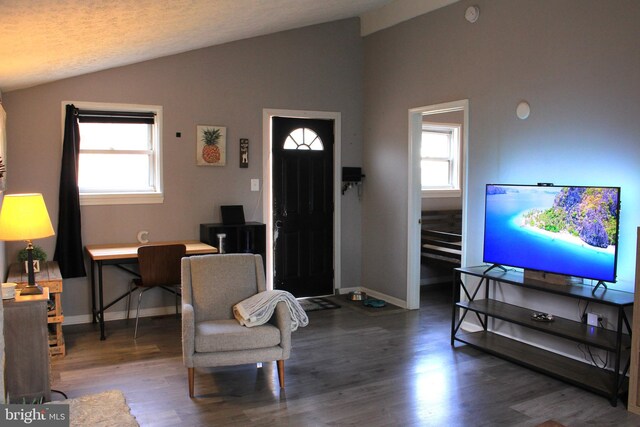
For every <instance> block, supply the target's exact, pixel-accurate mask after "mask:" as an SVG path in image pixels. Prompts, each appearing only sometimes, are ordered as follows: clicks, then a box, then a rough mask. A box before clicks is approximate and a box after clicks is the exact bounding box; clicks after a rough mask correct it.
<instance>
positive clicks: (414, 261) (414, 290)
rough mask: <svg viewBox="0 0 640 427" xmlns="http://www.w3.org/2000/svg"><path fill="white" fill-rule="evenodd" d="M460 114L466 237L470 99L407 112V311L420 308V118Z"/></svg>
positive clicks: (464, 244)
mask: <svg viewBox="0 0 640 427" xmlns="http://www.w3.org/2000/svg"><path fill="white" fill-rule="evenodd" d="M450 111H463V117H464V118H463V125H462V152H461V156H462V177H461V182H462V212H463V214H462V235H463V236H466V234H467V216H466V215H465V212H466V209H467V189H468V183H467V175H468V174H467V168H468V164H469V162H468V161H467V160H468V154H469V100H468V99H462V100H459V101H452V102H445V103H442V104H435V105H429V106H426V107H417V108H411V109H410V110H409V173H408V176H409V180H408V181H409V182H408V208H407V213H408V214H407V308H409V309H418V308H420V232H421V227H420V225H421V224H420V220H421V216H422V213H421V211H422V197H421V185H420V142H421V140H422V117H423V116H424V115H425V114H438V113H448V112H450ZM466 253H467V251H466V239H463V240H462V257H461V258H462V259H461V265H466Z"/></svg>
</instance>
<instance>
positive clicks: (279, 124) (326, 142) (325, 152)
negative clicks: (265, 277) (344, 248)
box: [271, 117, 334, 297]
mask: <svg viewBox="0 0 640 427" xmlns="http://www.w3.org/2000/svg"><path fill="white" fill-rule="evenodd" d="M272 120H273V121H272V127H271V129H272V144H273V145H272V150H273V153H272V158H273V165H272V167H273V177H272V185H273V188H272V195H273V242H274V252H273V259H274V282H273V283H274V288H275V289H282V290H285V291H289V292H291V293H292V294H293V295H294V296H296V297H308V296H318V295H329V294H332V293H333V185H334V183H333V143H334V131H333V130H334V121H333V120H323V119H298V118H288V117H273V118H272Z"/></svg>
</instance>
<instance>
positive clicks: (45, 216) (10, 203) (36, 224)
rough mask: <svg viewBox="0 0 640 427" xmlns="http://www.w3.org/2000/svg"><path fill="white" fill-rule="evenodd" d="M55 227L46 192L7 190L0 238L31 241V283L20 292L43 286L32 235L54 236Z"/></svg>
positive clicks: (34, 291) (0, 217)
mask: <svg viewBox="0 0 640 427" xmlns="http://www.w3.org/2000/svg"><path fill="white" fill-rule="evenodd" d="M54 234H55V233H54V232H53V227H52V226H51V220H50V219H49V213H48V212H47V207H46V206H45V204H44V199H43V198H42V194H7V195H5V196H4V199H3V201H2V210H0V240H8V241H15V240H24V241H26V242H27V275H28V282H27V286H25V287H24V288H22V289H21V290H20V295H36V294H41V293H42V288H41V287H40V286H38V285H37V284H36V280H35V274H34V272H33V244H32V243H31V240H32V239H41V238H43V237H49V236H53V235H54Z"/></svg>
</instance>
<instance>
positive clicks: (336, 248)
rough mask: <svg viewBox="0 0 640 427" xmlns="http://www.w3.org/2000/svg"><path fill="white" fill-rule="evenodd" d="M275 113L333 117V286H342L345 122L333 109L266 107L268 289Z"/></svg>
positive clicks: (264, 171) (270, 278) (264, 210)
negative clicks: (342, 197) (343, 133)
mask: <svg viewBox="0 0 640 427" xmlns="http://www.w3.org/2000/svg"><path fill="white" fill-rule="evenodd" d="M273 116H280V117H296V118H302V119H327V120H333V126H334V141H333V271H334V274H333V288H334V292H335V290H338V289H340V286H341V277H342V274H341V271H342V263H341V259H342V258H341V251H340V236H341V229H340V224H341V222H340V219H341V200H340V195H341V194H340V182H341V165H342V156H341V153H342V139H341V135H342V125H341V114H340V113H339V112H331V111H304V110H279V109H272V108H265V109H263V110H262V182H263V187H262V188H263V190H264V198H263V199H262V217H263V220H264V223H265V224H266V228H267V236H266V246H267V250H266V258H267V259H266V260H265V263H266V271H267V277H266V281H267V289H273V221H272V216H273V212H272V206H273V199H272V198H273V194H272V192H271V173H272V162H271V144H272V140H271V118H272V117H273Z"/></svg>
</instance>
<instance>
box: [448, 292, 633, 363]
mask: <svg viewBox="0 0 640 427" xmlns="http://www.w3.org/2000/svg"><path fill="white" fill-rule="evenodd" d="M456 305H457V306H458V307H460V308H463V309H467V310H471V311H473V312H476V313H480V314H486V315H487V316H489V317H494V318H496V319H500V320H504V321H507V322H510V323H515V324H518V325H520V326H524V327H527V328H530V329H535V330H537V331H540V332H544V333H547V334H551V335H555V336H558V337H561V338H566V339H569V340H571V341H575V342H578V343H581V344H587V345H590V346H593V347H597V348H601V349H603V350H607V351H616V341H617V339H618V334H617V333H616V332H615V331H611V330H609V329H604V328H596V327H594V326H589V325H585V324H584V323H580V322H576V321H574V320H569V319H564V318H562V317H557V316H554V318H553V321H551V322H541V321H537V320H533V319H532V318H531V314H532V313H533V312H534V310H531V309H528V308H523V307H519V306H517V305H512V304H508V303H504V302H501V301H496V300H493V299H482V300H476V301H461V302H458V303H456ZM630 345H631V340H630V339H629V336H628V335H624V336H623V337H622V346H623V348H627V347H629V346H630Z"/></svg>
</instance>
